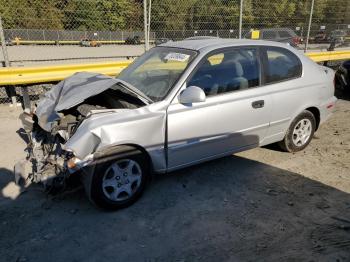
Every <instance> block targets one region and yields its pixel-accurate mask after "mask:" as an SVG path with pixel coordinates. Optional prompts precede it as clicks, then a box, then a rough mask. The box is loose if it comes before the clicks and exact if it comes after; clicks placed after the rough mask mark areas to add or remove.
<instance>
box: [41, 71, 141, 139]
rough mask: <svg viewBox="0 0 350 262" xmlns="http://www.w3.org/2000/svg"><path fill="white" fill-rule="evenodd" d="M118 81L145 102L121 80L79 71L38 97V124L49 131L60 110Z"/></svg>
mask: <svg viewBox="0 0 350 262" xmlns="http://www.w3.org/2000/svg"><path fill="white" fill-rule="evenodd" d="M120 83H122V84H123V88H125V89H127V90H128V91H129V92H131V93H133V94H134V95H135V96H136V97H138V98H139V99H140V100H141V101H143V102H145V101H144V99H142V98H141V97H140V94H139V93H138V92H137V90H134V89H132V88H128V87H126V86H128V84H127V83H126V82H125V81H123V80H120V79H116V78H111V77H109V76H106V75H102V74H96V73H89V72H79V73H75V74H74V75H72V76H71V77H68V78H66V79H65V80H63V81H61V82H60V83H58V84H57V85H55V86H54V87H53V88H51V90H50V91H48V92H46V93H45V95H44V97H43V98H42V99H40V101H39V103H38V105H37V108H36V111H35V114H36V116H37V117H38V124H39V125H40V127H41V128H42V129H44V130H46V131H48V132H50V131H51V130H52V127H53V123H54V121H56V120H58V119H60V114H59V112H60V111H63V110H67V109H70V108H72V107H74V106H76V105H78V104H80V103H82V102H83V101H84V100H86V99H87V98H89V97H92V96H95V95H98V94H100V93H102V92H103V91H105V90H107V89H109V88H111V87H112V86H115V85H117V84H120Z"/></svg>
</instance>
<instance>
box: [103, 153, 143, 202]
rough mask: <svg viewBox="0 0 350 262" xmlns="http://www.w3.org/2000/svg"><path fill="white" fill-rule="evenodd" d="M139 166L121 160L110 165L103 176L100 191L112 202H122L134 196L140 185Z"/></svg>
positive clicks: (140, 174) (128, 160)
mask: <svg viewBox="0 0 350 262" xmlns="http://www.w3.org/2000/svg"><path fill="white" fill-rule="evenodd" d="M141 178H142V171H141V168H140V165H139V164H138V163H137V162H135V161H134V160H131V159H122V160H118V161H116V162H114V163H113V164H111V165H110V166H109V167H108V168H107V170H106V172H105V173H104V175H103V179H102V189H103V193H104V194H105V196H106V197H107V198H108V199H110V200H113V201H122V200H126V199H128V198H130V197H131V196H133V195H134V194H135V192H136V191H137V189H138V188H139V187H140V185H141Z"/></svg>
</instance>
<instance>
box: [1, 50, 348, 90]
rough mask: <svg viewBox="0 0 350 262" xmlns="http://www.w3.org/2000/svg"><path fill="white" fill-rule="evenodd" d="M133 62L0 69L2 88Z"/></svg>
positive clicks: (320, 57)
mask: <svg viewBox="0 0 350 262" xmlns="http://www.w3.org/2000/svg"><path fill="white" fill-rule="evenodd" d="M305 55H307V56H309V57H310V58H311V59H312V60H314V61H315V62H323V61H336V60H345V59H350V50H349V51H329V52H310V53H306V54H305ZM131 62H132V61H130V60H127V61H119V62H104V63H91V64H71V65H53V66H40V67H10V68H1V69H0V86H4V85H24V84H38V83H48V82H56V81H60V80H62V79H64V78H66V77H68V76H71V75H72V74H74V73H76V72H81V71H87V72H95V73H101V74H106V75H109V76H115V75H117V74H118V73H119V72H120V71H121V70H122V69H123V68H125V67H127V66H128V65H129V64H130V63H131Z"/></svg>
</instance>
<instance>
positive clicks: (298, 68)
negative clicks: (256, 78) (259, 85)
mask: <svg viewBox="0 0 350 262" xmlns="http://www.w3.org/2000/svg"><path fill="white" fill-rule="evenodd" d="M265 52H266V56H265V57H266V63H265V82H266V83H267V84H271V83H276V82H281V81H287V80H290V79H294V78H298V77H300V76H301V73H302V64H301V61H300V59H299V58H298V57H297V56H296V55H295V54H293V53H292V52H291V51H289V50H287V49H284V48H279V47H266V48H265Z"/></svg>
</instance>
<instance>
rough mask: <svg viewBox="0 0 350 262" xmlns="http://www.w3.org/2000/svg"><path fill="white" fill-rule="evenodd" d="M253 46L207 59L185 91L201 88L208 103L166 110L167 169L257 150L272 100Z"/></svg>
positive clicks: (212, 55)
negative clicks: (232, 153)
mask: <svg viewBox="0 0 350 262" xmlns="http://www.w3.org/2000/svg"><path fill="white" fill-rule="evenodd" d="M260 75H261V70H260V61H259V56H258V50H257V49H256V48H255V47H245V48H242V47H240V48H239V49H238V48H228V49H223V50H219V51H216V52H212V53H210V54H208V55H207V56H206V57H205V58H203V59H202V61H201V62H200V63H199V64H198V66H197V67H196V69H195V70H194V71H193V72H192V74H191V75H190V76H189V78H188V79H187V81H186V83H185V84H184V86H183V88H186V87H189V86H198V87H200V88H202V89H203V90H204V92H205V93H206V101H205V102H199V103H193V104H190V105H189V104H181V103H180V102H179V100H178V97H176V98H175V99H174V100H173V102H172V103H171V104H170V106H169V107H168V111H167V114H168V118H167V122H168V123H167V127H168V129H167V130H168V132H167V134H168V138H167V139H168V140H167V141H168V168H169V170H172V169H175V168H178V167H182V166H186V165H190V164H193V163H196V162H199V161H203V160H207V159H210V158H215V157H218V156H221V155H225V154H229V153H230V152H234V151H240V150H243V149H245V148H250V147H255V146H257V145H259V143H260V142H261V141H263V140H264V137H265V136H266V133H267V130H268V127H269V115H270V111H271V102H270V97H269V95H268V94H267V92H266V91H265V90H264V88H263V87H260V83H261V81H260Z"/></svg>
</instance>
